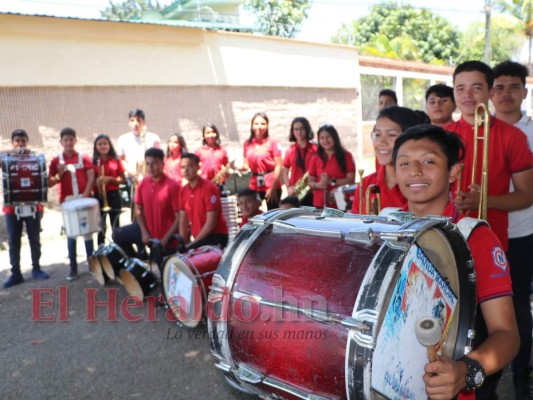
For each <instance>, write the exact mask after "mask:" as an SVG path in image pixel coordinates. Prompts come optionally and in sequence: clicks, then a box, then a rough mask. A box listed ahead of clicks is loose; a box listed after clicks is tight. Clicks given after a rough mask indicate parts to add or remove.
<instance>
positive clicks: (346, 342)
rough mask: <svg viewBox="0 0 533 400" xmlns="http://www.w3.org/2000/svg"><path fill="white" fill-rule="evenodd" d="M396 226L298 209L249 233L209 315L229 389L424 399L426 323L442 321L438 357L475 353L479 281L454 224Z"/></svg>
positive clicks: (266, 218)
mask: <svg viewBox="0 0 533 400" xmlns="http://www.w3.org/2000/svg"><path fill="white" fill-rule="evenodd" d="M396 218H404V222H394V221H388V220H386V219H385V218H379V217H375V218H368V217H367V216H361V215H353V214H344V213H342V212H339V211H337V210H330V209H326V210H325V211H324V213H322V214H321V213H319V212H318V211H316V210H315V211H312V210H309V209H305V210H304V209H291V210H285V211H280V210H274V211H270V212H268V213H265V214H262V215H259V216H256V217H254V218H253V219H252V223H251V224H248V225H246V226H245V227H243V229H242V230H241V232H240V233H239V234H238V235H237V237H236V238H235V241H234V242H233V244H232V245H231V246H230V247H229V248H228V249H227V250H226V253H225V255H224V257H223V259H222V261H221V262H220V265H219V268H218V269H217V271H216V273H215V275H214V277H213V282H212V287H211V291H210V294H209V300H208V304H207V309H206V312H207V316H208V329H209V338H210V342H211V351H212V353H213V355H214V356H215V358H216V366H217V367H218V368H219V369H221V370H223V371H224V373H225V375H226V378H227V380H228V382H229V383H230V384H231V385H232V386H234V387H236V388H238V389H240V390H243V391H245V392H249V393H253V394H257V395H259V396H263V397H264V398H288V399H293V398H300V399H309V398H313V399H325V398H328V399H329V398H335V399H341V398H348V399H383V398H410V399H420V398H426V397H427V396H426V394H425V390H424V383H423V380H422V376H423V374H424V372H423V366H424V364H425V363H427V355H426V349H425V348H424V347H422V345H420V344H419V343H418V341H417V339H416V335H415V324H416V321H417V320H418V318H419V317H422V316H432V317H435V318H437V319H438V320H439V321H440V324H441V329H442V332H443V334H442V339H441V341H440V342H439V344H438V346H437V349H438V352H439V354H442V355H445V356H448V357H452V358H455V359H456V358H459V357H461V356H462V355H464V354H465V352H468V351H469V349H470V346H471V341H472V336H473V331H472V328H473V322H474V316H475V304H476V302H475V293H476V291H475V273H474V269H473V263H472V260H471V256H470V253H469V250H468V248H467V246H466V243H465V240H464V239H463V237H462V236H461V234H460V233H459V231H458V229H457V228H456V227H455V225H453V224H451V223H450V222H449V221H448V220H447V219H444V218H442V219H441V218H432V219H415V218H413V217H412V216H411V215H410V214H406V213H403V214H397V215H396Z"/></svg>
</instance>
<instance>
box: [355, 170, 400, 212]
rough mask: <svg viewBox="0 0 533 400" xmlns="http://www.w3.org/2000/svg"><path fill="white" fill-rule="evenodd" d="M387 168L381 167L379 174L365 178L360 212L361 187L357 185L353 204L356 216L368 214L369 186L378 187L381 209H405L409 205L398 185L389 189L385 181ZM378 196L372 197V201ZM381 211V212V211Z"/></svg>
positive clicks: (375, 173)
mask: <svg viewBox="0 0 533 400" xmlns="http://www.w3.org/2000/svg"><path fill="white" fill-rule="evenodd" d="M385 171H386V168H385V166H383V165H382V166H380V167H379V169H378V170H377V172H374V173H373V174H370V175H368V176H365V177H364V178H363V189H364V192H363V210H362V211H360V210H359V193H360V185H357V189H356V190H355V194H354V198H353V203H352V212H353V213H354V214H361V213H363V214H364V213H366V190H367V188H368V186H369V185H378V187H379V193H380V202H381V209H383V208H386V207H403V206H404V205H405V204H406V203H407V199H406V198H405V197H404V196H403V194H402V192H400V188H399V187H398V185H394V186H393V187H392V188H390V189H389V187H388V186H387V182H386V180H385ZM375 197H376V195H375V194H374V195H371V201H372V199H373V198H375ZM380 211H381V210H380Z"/></svg>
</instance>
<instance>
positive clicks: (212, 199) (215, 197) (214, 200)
mask: <svg viewBox="0 0 533 400" xmlns="http://www.w3.org/2000/svg"><path fill="white" fill-rule="evenodd" d="M216 202H217V196H215V195H212V196H211V204H215V203H216Z"/></svg>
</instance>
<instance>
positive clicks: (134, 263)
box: [119, 258, 157, 300]
mask: <svg viewBox="0 0 533 400" xmlns="http://www.w3.org/2000/svg"><path fill="white" fill-rule="evenodd" d="M119 274H120V279H121V280H122V284H123V285H124V289H126V292H128V294H129V295H130V296H134V297H137V298H139V299H141V300H144V297H145V296H147V295H148V294H149V293H150V292H151V291H152V290H153V289H154V288H155V287H156V285H157V281H156V279H155V275H154V274H153V273H152V272H151V271H149V270H148V268H147V266H146V265H145V263H143V262H142V261H141V260H138V259H136V258H130V259H129V260H128V262H127V264H126V269H121V270H120V272H119Z"/></svg>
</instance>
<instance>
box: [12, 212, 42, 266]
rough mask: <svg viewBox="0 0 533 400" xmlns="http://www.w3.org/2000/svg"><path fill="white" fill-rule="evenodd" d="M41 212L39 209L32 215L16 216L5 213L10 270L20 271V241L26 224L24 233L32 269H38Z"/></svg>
mask: <svg viewBox="0 0 533 400" xmlns="http://www.w3.org/2000/svg"><path fill="white" fill-rule="evenodd" d="M42 217H43V212H42V211H39V212H37V214H36V215H35V218H34V217H24V218H17V216H16V215H15V214H6V228H7V235H8V244H9V262H10V264H11V272H12V273H13V272H20V243H21V238H22V227H23V225H24V224H26V233H27V234H28V240H29V242H30V251H31V263H32V266H33V269H34V270H37V269H40V264H39V260H40V259H41V238H40V235H41V218H42Z"/></svg>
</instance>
